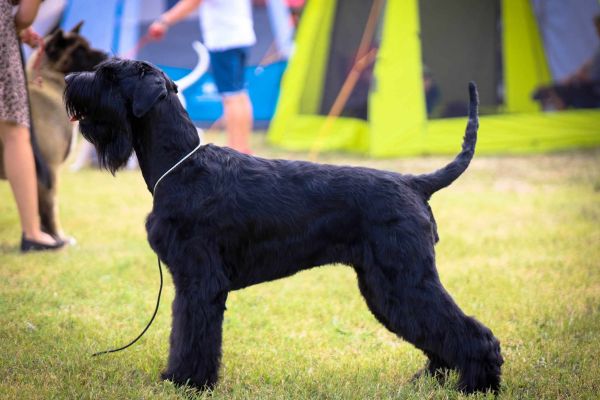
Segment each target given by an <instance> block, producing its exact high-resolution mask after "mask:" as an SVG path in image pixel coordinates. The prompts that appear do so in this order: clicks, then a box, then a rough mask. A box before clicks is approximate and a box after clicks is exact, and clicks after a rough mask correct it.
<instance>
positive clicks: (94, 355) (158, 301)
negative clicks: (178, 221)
mask: <svg viewBox="0 0 600 400" xmlns="http://www.w3.org/2000/svg"><path fill="white" fill-rule="evenodd" d="M201 145H202V141H200V143H198V146H196V147H195V148H194V149H193V150H192V151H190V152H189V153H188V154H187V155H186V156H185V157H183V158H182V159H181V160H179V162H177V164H175V165H173V166H172V167H171V168H169V170H167V172H165V173H164V174H162V176H161V177H160V178H158V180H157V181H156V183H155V184H154V188H153V189H152V193H153V195H154V194H156V188H157V187H158V183H159V182H160V181H161V180H162V179H163V178H164V177H165V176H167V175H168V174H169V173H170V172H171V171H173V170H174V169H175V168H177V167H178V166H179V165H180V164H181V163H182V162H184V161H185V160H187V159H188V158H189V157H190V156H191V155H192V154H194V153H195V152H196V150H198V149H199V148H200V146H201ZM156 259H157V260H158V272H159V274H160V286H159V288H158V296H157V298H156V307H155V308H154V313H153V314H152V318H150V321H148V323H147V324H146V327H145V328H144V330H143V331H142V332H141V333H140V334H139V335H138V336H137V337H136V338H135V339H133V340H132V341H131V342H129V344H126V345H125V346H122V347H119V348H117V349H111V350H104V351H99V352H97V353H94V354H92V357H96V356H99V355H102V354H108V353H116V352H117V351H121V350H125V349H126V348H128V347H130V346H132V345H133V344H134V343H135V342H137V341H138V340H140V338H141V337H142V336H144V334H145V333H146V331H147V330H148V329H149V328H150V325H152V323H153V322H154V318H156V314H157V313H158V308H159V307H160V296H161V295H162V289H163V272H162V264H161V263H160V257H158V256H157V257H156Z"/></svg>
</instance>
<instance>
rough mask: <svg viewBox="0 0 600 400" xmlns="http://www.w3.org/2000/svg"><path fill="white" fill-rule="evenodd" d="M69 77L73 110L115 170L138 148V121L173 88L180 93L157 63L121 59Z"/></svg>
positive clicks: (105, 164)
mask: <svg viewBox="0 0 600 400" xmlns="http://www.w3.org/2000/svg"><path fill="white" fill-rule="evenodd" d="M65 81H66V88H65V94H64V98H65V105H66V107H67V112H68V113H69V115H70V116H71V119H72V120H74V121H75V120H78V121H79V129H80V131H81V133H82V134H83V136H84V137H85V138H86V139H87V140H88V141H89V142H90V143H92V144H93V145H94V147H96V150H97V152H98V159H99V160H100V165H102V166H103V167H105V168H106V169H108V170H109V171H110V172H111V173H113V174H114V173H115V171H116V170H117V169H119V168H120V167H122V166H123V165H125V163H126V162H127V159H128V158H129V156H130V155H131V153H132V151H133V144H134V139H135V138H134V129H133V128H134V125H135V124H140V123H141V122H143V120H144V119H145V118H147V117H148V116H149V115H150V114H151V113H150V112H149V111H150V110H151V109H152V108H153V107H155V106H156V105H157V104H158V103H160V102H161V101H162V100H164V99H165V98H166V97H167V96H168V94H169V92H171V93H177V86H176V85H175V83H174V82H173V81H172V80H171V79H169V78H168V77H167V76H166V75H165V74H164V73H163V72H162V71H161V70H160V69H158V68H156V67H155V66H153V65H152V64H150V63H147V62H143V61H133V60H121V59H118V58H112V59H109V60H106V61H104V62H102V63H100V64H99V65H98V66H97V68H96V70H95V71H93V72H79V73H73V74H69V75H67V76H66V78H65ZM175 97H176V96H175Z"/></svg>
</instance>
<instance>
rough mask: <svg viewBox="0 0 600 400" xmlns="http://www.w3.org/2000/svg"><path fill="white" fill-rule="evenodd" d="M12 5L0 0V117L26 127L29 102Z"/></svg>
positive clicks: (6, 0) (7, 1)
mask: <svg viewBox="0 0 600 400" xmlns="http://www.w3.org/2000/svg"><path fill="white" fill-rule="evenodd" d="M12 9H13V6H12V4H11V2H10V0H0V120H3V121H11V122H16V123H17V124H20V125H24V126H27V127H29V103H28V100H27V87H26V84H25V74H24V73H23V66H22V63H21V53H20V51H19V41H18V39H17V34H16V31H15V24H14V18H13V13H12Z"/></svg>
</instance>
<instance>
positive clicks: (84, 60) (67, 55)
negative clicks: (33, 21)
mask: <svg viewBox="0 0 600 400" xmlns="http://www.w3.org/2000/svg"><path fill="white" fill-rule="evenodd" d="M82 25H83V22H80V23H79V24H77V26H75V27H74V28H73V29H72V30H71V31H69V32H64V31H63V30H62V29H57V30H56V31H54V32H53V33H51V34H50V35H48V36H47V37H45V38H44V46H43V49H38V50H36V51H35V52H34V53H33V54H32V55H31V57H30V59H29V62H28V64H27V75H28V78H29V79H28V80H29V82H28V89H29V97H30V104H31V117H32V123H33V129H32V134H33V135H35V138H32V139H34V140H35V142H36V144H37V145H34V146H33V147H34V152H36V159H37V161H38V163H39V162H42V163H43V164H44V165H43V168H45V169H47V175H48V177H47V178H48V179H46V180H47V182H44V180H43V179H40V178H38V201H39V209H40V219H41V223H42V230H43V231H44V232H47V233H49V234H51V235H53V236H55V237H58V238H62V239H65V236H64V232H63V230H62V227H61V224H60V221H59V217H58V198H57V186H58V172H59V169H60V166H61V164H62V163H63V162H64V161H65V160H66V158H67V156H68V155H69V153H70V151H71V147H72V144H73V134H74V129H73V125H72V123H71V122H70V121H69V117H68V116H67V113H66V112H65V107H64V105H63V99H62V96H63V92H64V89H65V76H66V75H67V74H69V73H71V72H79V71H91V70H92V69H93V67H94V66H96V64H98V63H99V62H100V61H102V60H104V59H106V58H107V55H106V54H105V53H104V52H102V51H99V50H97V49H93V48H92V47H91V46H90V44H89V42H88V41H87V40H86V39H85V38H84V37H83V36H81V35H80V34H79V30H80V29H81V26H82ZM40 52H41V54H40ZM32 141H33V140H32ZM3 165H4V163H3V160H2V143H1V142H0V178H2V179H6V176H5V174H4V167H3ZM38 176H39V174H38Z"/></svg>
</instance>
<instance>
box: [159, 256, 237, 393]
mask: <svg viewBox="0 0 600 400" xmlns="http://www.w3.org/2000/svg"><path fill="white" fill-rule="evenodd" d="M187 256H189V258H188V259H187V261H185V262H184V263H183V264H179V265H176V264H169V269H170V270H171V271H172V273H173V282H174V283H175V299H174V301H173V307H172V312H173V325H172V328H171V338H170V345H171V347H170V351H169V361H168V366H167V369H166V370H165V372H163V374H162V378H163V379H168V380H171V381H173V382H175V383H177V384H180V385H185V384H187V385H190V386H194V387H197V388H199V389H202V390H204V389H209V388H212V387H214V385H215V384H216V383H217V380H218V375H219V364H220V361H221V340H222V325H223V314H224V312H225V302H226V300H227V294H228V288H227V280H226V279H225V278H224V276H223V273H222V270H221V269H220V266H219V265H217V264H215V263H214V260H211V261H207V260H208V259H210V258H209V257H203V261H204V262H203V263H202V264H200V265H198V264H197V263H196V262H194V263H192V262H191V260H192V259H194V257H193V256H191V255H190V254H189V253H187ZM195 261H198V259H195Z"/></svg>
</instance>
